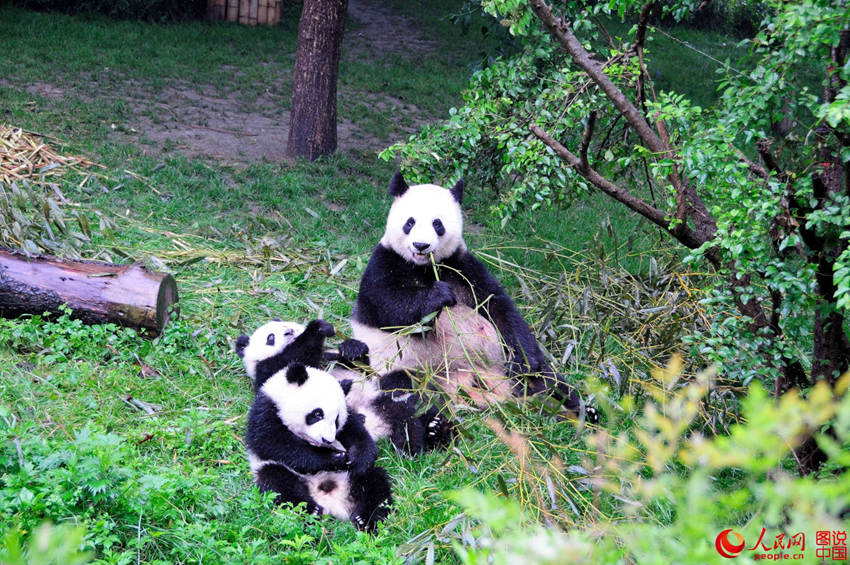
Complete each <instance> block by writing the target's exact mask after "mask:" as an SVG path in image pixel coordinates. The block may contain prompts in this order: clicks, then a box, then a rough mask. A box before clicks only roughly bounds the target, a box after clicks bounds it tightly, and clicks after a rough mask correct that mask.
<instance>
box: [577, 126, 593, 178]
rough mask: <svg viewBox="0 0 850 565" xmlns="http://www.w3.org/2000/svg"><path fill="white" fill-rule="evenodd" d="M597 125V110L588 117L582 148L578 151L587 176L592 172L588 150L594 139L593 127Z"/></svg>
mask: <svg viewBox="0 0 850 565" xmlns="http://www.w3.org/2000/svg"><path fill="white" fill-rule="evenodd" d="M595 125H596V110H591V111H590V115H589V116H588V117H587V127H586V128H585V129H584V135H583V136H582V138H581V146H580V147H579V151H578V156H579V161H580V166H581V172H582V173H585V174H586V173H587V172H588V171H590V163H588V161H587V148H588V147H590V138H592V137H593V127H594V126H595Z"/></svg>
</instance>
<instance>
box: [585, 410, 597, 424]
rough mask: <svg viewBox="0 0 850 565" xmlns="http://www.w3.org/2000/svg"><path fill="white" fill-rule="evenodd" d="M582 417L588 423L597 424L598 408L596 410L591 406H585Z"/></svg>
mask: <svg viewBox="0 0 850 565" xmlns="http://www.w3.org/2000/svg"><path fill="white" fill-rule="evenodd" d="M584 419H585V421H586V422H587V423H588V424H598V423H599V410H597V409H596V408H594V407H593V406H585V408H584Z"/></svg>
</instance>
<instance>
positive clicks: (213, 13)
mask: <svg viewBox="0 0 850 565" xmlns="http://www.w3.org/2000/svg"><path fill="white" fill-rule="evenodd" d="M281 3H282V0H207V16H208V17H209V18H210V19H211V20H227V21H229V22H239V23H240V24H245V25H251V26H255V25H275V24H277V23H278V22H279V21H280V7H281Z"/></svg>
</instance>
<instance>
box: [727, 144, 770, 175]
mask: <svg viewBox="0 0 850 565" xmlns="http://www.w3.org/2000/svg"><path fill="white" fill-rule="evenodd" d="M732 149H734V150H735V153H737V154H738V158H739V159H740V160H741V161H742V162H744V163H746V165H747V168H748V169H749V170H750V172H751V173H753V174H754V175H756V176H757V177H759V178H763V179H766V178H768V177H769V176H770V173H769V172H768V170H767V169H765V168H764V167H762V166H761V165H759V164H758V163H756V162H755V161H753V160H752V159H750V158H749V157H747V156H746V155H744V152H743V151H741V150H740V149H738V148H737V147H734V146H733V147H732Z"/></svg>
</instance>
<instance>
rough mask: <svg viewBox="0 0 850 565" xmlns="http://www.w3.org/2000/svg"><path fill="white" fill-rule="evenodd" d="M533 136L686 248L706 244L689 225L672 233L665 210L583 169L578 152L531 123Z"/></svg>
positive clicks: (599, 187)
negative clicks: (574, 151)
mask: <svg viewBox="0 0 850 565" xmlns="http://www.w3.org/2000/svg"><path fill="white" fill-rule="evenodd" d="M529 129H530V130H531V133H533V134H534V135H535V136H536V137H537V138H538V139H539V140H540V141H542V142H543V143H545V144H546V145H547V146H548V147H550V148H552V150H553V151H555V153H556V154H557V155H558V157H560V158H561V159H562V160H563V161H565V162H566V163H567V164H568V165H569V166H571V167H573V168H574V169H576V171H578V173H579V174H580V175H581V176H582V177H583V178H585V179H587V180H588V181H590V183H591V184H593V185H594V186H596V187H597V188H598V189H600V190H601V191H602V192H604V193H605V194H607V195H608V196H610V197H611V198H613V199H614V200H616V201H617V202H620V203H621V204H624V205H625V206H627V207H628V208H630V209H632V210H634V211H635V212H637V213H638V214H640V215H641V216H643V217H644V218H646V219H647V220H649V221H650V222H652V223H654V224H655V225H657V226H660V227H662V228H663V229H664V230H666V231H668V232H670V233H671V234H672V235H673V237H675V238H676V239H677V240H678V241H679V242H680V243H681V244H682V245H684V246H685V247H688V248H689V249H695V248H697V247H699V246H700V245H702V244H703V243H705V242H706V240H704V239H702V238H701V236H700V234H698V233H697V232H695V231H694V230H692V229H691V228H690V227H688V226H687V224H684V223H680V224H678V225H677V226H676V229H675V231H674V230H671V228H670V222H669V221H667V218H666V216H665V214H664V212H663V211H662V210H659V209H658V208H656V207H654V206H652V205H651V204H649V203H647V202H646V201H644V200H642V199H640V198H638V197H637V196H635V195H634V194H632V193H630V192H629V191H628V190H625V189H623V188H620V187H619V186H617V185H616V184H614V183H613V182H611V181H609V180H608V179H607V178H605V177H603V176H602V175H600V174H599V173H598V172H597V171H596V170H595V169H593V168H591V167H588V168H587V169H583V168H582V163H581V158H580V157H579V156H577V155H576V154H575V153H573V152H572V151H570V150H569V149H567V148H566V147H564V146H563V145H561V144H560V143H559V142H558V141H557V140H556V139H555V138H553V137H552V136H551V135H549V134H548V133H546V132H545V131H543V129H542V128H541V127H540V126H538V125H537V124H531V125H530V126H529ZM706 257H708V258H709V260H710V261H711V262H712V264H716V258H714V256H713V255H712V256H711V257H709V253H706Z"/></svg>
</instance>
